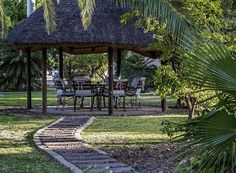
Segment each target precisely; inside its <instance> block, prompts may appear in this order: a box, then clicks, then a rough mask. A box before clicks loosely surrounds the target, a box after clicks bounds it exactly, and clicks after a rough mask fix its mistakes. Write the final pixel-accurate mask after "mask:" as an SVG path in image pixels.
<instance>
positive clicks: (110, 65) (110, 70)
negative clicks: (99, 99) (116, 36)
mask: <svg viewBox="0 0 236 173" xmlns="http://www.w3.org/2000/svg"><path fill="white" fill-rule="evenodd" d="M108 73H109V97H108V115H112V114H113V48H111V47H108Z"/></svg>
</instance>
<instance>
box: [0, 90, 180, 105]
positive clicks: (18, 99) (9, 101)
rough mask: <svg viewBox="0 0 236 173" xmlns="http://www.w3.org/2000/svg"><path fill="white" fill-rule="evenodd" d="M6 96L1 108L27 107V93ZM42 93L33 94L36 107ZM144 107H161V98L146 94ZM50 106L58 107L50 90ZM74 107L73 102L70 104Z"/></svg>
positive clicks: (170, 99) (0, 98)
mask: <svg viewBox="0 0 236 173" xmlns="http://www.w3.org/2000/svg"><path fill="white" fill-rule="evenodd" d="M2 94H4V96H0V108H12V107H14V108H16V107H25V106H26V101H27V99H26V96H27V94H26V92H4V93H2ZM41 97H42V92H41V91H34V92H32V104H33V105H34V106H40V105H41V102H42V99H41ZM89 102H90V99H89V98H88V99H86V101H85V104H87V105H88V104H89ZM126 102H127V103H129V102H130V101H129V97H127V101H126ZM141 103H142V105H160V104H161V99H160V97H159V96H157V95H155V94H154V93H153V92H152V93H144V94H142V96H141ZM175 103H176V99H175V98H173V97H168V105H169V106H174V105H175ZM48 105H56V92H55V91H54V89H49V91H48ZM70 105H72V102H70Z"/></svg>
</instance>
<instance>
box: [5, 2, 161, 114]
mask: <svg viewBox="0 0 236 173" xmlns="http://www.w3.org/2000/svg"><path fill="white" fill-rule="evenodd" d="M55 8H56V18H57V28H56V30H55V32H53V33H52V34H51V35H48V34H47V32H46V25H45V21H44V18H43V11H44V10H43V8H39V9H38V10H36V11H35V12H34V13H33V14H32V15H31V16H30V17H29V18H27V19H25V20H24V21H23V22H22V23H21V24H19V25H18V26H17V27H16V28H14V29H13V30H12V32H11V33H10V34H9V36H8V37H7V39H6V44H7V45H9V46H11V47H13V48H15V49H17V50H23V51H25V52H26V54H27V77H28V78H27V108H28V109H31V108H32V101H31V100H32V99H31V71H30V66H31V52H32V51H37V50H41V51H42V90H43V91H42V92H43V94H42V111H43V113H46V112H47V85H46V81H47V73H46V72H47V49H50V48H58V50H59V75H60V77H61V78H63V51H64V52H67V53H70V54H90V53H93V54H94V53H105V52H107V53H108V59H109V89H110V92H109V112H108V114H112V113H113V106H112V105H113V88H112V82H113V53H114V52H116V53H117V64H118V67H117V69H118V70H117V75H118V76H119V73H120V64H121V51H122V50H130V51H133V52H136V53H139V54H142V55H145V56H149V57H153V58H156V57H158V56H159V55H160V51H158V50H152V49H150V48H148V45H149V44H150V43H152V42H154V38H153V34H151V33H144V31H143V30H142V29H140V28H137V27H136V26H135V25H134V24H133V23H132V22H129V23H127V24H126V25H122V24H121V22H120V17H121V15H122V14H124V13H125V12H127V10H126V9H123V8H121V7H118V6H116V5H115V4H114V3H113V2H112V1H111V0H96V9H95V13H94V15H93V18H92V22H91V25H90V26H89V28H88V30H86V31H85V30H84V28H83V26H82V22H81V16H80V9H79V7H78V4H77V1H76V0H61V2H60V4H59V5H55Z"/></svg>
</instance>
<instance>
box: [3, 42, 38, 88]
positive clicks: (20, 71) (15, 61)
mask: <svg viewBox="0 0 236 173" xmlns="http://www.w3.org/2000/svg"><path fill="white" fill-rule="evenodd" d="M0 46H1V50H0V85H1V87H2V88H7V89H9V88H11V89H17V90H19V89H22V88H24V86H25V85H24V84H25V83H26V76H27V75H26V74H27V72H26V56H24V54H22V53H18V52H17V51H15V50H13V49H9V48H7V47H5V46H4V45H3V44H1V45H0ZM33 57H34V58H32V59H31V61H32V62H31V63H32V65H31V71H32V79H34V81H33V83H34V84H36V83H37V82H38V81H39V79H40V76H41V72H40V71H41V58H40V56H38V55H37V54H33ZM37 87H38V86H37Z"/></svg>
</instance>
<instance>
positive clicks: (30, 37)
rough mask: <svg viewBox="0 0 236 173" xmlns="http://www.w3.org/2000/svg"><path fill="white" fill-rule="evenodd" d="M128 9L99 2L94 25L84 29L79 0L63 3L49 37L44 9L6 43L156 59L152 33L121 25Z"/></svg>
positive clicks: (67, 0)
mask: <svg viewBox="0 0 236 173" xmlns="http://www.w3.org/2000/svg"><path fill="white" fill-rule="evenodd" d="M125 12H127V10H126V9H123V8H121V7H117V6H116V5H115V4H114V3H113V2H112V1H111V0H96V10H95V13H94V15H93V18H92V23H91V26H90V27H89V28H88V30H87V31H85V30H84V28H83V26H82V22H81V17H80V9H79V7H78V4H77V2H76V0H61V2H60V4H59V5H56V16H57V24H58V26H57V28H56V30H55V32H53V33H52V34H51V35H48V34H47V32H46V26H45V21H44V18H43V8H39V9H38V10H36V11H35V12H34V13H33V14H32V15H31V16H30V17H29V18H27V19H26V20H24V21H23V22H22V23H21V24H20V25H19V26H17V27H16V28H15V29H13V30H12V32H11V33H10V34H9V36H8V37H7V39H6V43H7V44H8V45H10V46H12V47H14V48H17V49H24V48H25V47H31V48H32V49H33V50H38V49H41V48H42V47H44V48H47V47H48V48H49V47H61V46H63V50H64V51H66V52H69V53H73V54H76V53H102V52H106V51H107V47H108V46H113V47H114V48H125V49H129V50H132V51H134V52H137V53H141V54H144V55H153V56H157V55H158V54H159V53H160V52H159V51H156V50H151V49H149V48H147V47H148V45H149V44H150V43H152V42H153V41H154V38H153V34H151V33H144V32H143V30H142V29H140V28H136V27H135V25H134V24H133V23H128V24H126V25H122V24H121V22H120V16H121V15H122V14H124V13H125Z"/></svg>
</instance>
